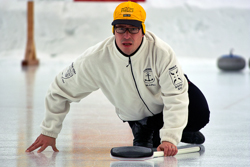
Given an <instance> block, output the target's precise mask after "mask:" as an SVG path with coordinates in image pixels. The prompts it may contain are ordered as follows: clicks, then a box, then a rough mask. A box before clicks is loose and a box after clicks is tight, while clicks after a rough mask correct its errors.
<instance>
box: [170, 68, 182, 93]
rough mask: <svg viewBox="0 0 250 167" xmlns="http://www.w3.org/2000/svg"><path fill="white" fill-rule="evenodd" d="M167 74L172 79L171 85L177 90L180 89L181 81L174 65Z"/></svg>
mask: <svg viewBox="0 0 250 167" xmlns="http://www.w3.org/2000/svg"><path fill="white" fill-rule="evenodd" d="M169 75H170V77H171V79H172V82H173V85H174V86H175V88H176V89H178V90H181V89H182V85H183V82H182V80H181V78H180V75H179V70H178V68H177V67H176V66H173V67H172V68H170V69H169Z"/></svg>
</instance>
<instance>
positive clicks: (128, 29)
mask: <svg viewBox="0 0 250 167" xmlns="http://www.w3.org/2000/svg"><path fill="white" fill-rule="evenodd" d="M114 28H115V31H116V29H117V28H124V29H125V31H124V32H123V33H119V32H117V31H116V32H117V33H118V34H124V33H125V32H126V31H128V32H129V33H130V34H137V33H138V32H139V31H140V29H141V27H130V28H125V27H116V26H115V27H114ZM132 28H136V29H138V32H137V33H131V31H130V29H132Z"/></svg>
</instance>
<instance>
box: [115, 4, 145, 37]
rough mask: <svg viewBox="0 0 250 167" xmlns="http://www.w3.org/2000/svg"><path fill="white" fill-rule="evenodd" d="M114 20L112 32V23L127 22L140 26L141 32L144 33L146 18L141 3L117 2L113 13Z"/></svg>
mask: <svg viewBox="0 0 250 167" xmlns="http://www.w3.org/2000/svg"><path fill="white" fill-rule="evenodd" d="M113 17H114V20H113V22H112V25H113V28H112V32H113V34H114V33H115V31H114V25H116V24H128V25H133V26H135V27H141V26H142V32H143V34H145V32H146V29H145V24H144V22H145V20H146V12H145V10H144V9H143V7H142V6H141V5H139V4H138V3H135V2H131V1H128V2H123V3H121V4H119V5H118V6H117V7H116V9H115V11H114V14H113Z"/></svg>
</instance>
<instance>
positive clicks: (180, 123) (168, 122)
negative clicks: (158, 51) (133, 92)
mask: <svg viewBox="0 0 250 167" xmlns="http://www.w3.org/2000/svg"><path fill="white" fill-rule="evenodd" d="M163 62H165V63H163ZM159 66H160V67H161V68H160V71H159V73H160V76H159V80H160V81H159V83H160V85H161V97H162V100H163V103H164V109H163V121H164V125H163V128H162V129H161V130H160V137H161V141H168V142H171V143H173V144H174V145H177V144H178V143H179V142H180V140H181V136H182V131H183V129H184V128H185V127H186V125H187V119H188V104H189V98H188V93H187V91H188V83H187V80H186V78H185V76H184V74H183V72H182V69H181V67H180V65H179V64H178V62H177V60H176V57H175V55H174V53H173V51H172V50H171V49H169V50H168V56H167V58H165V60H162V61H161V64H160V65H159Z"/></svg>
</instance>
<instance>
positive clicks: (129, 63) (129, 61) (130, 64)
mask: <svg viewBox="0 0 250 167" xmlns="http://www.w3.org/2000/svg"><path fill="white" fill-rule="evenodd" d="M128 66H130V69H131V73H132V76H133V80H134V83H135V88H136V90H137V93H138V95H139V97H140V99H141V101H142V102H143V104H144V105H145V106H146V108H147V109H148V111H149V112H150V113H151V114H152V115H153V116H154V115H155V114H154V113H153V112H152V111H151V110H150V109H149V108H148V106H147V104H146V103H145V101H144V100H143V98H142V97H141V94H140V92H139V89H138V86H137V83H136V80H135V76H134V72H133V67H132V63H131V59H130V56H129V57H128V65H127V66H126V67H128Z"/></svg>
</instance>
